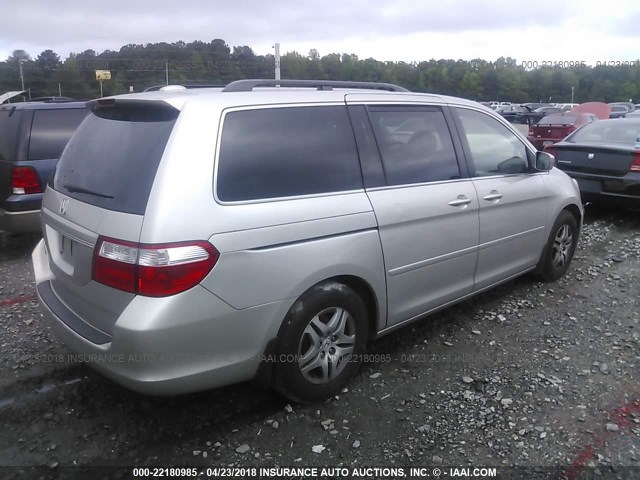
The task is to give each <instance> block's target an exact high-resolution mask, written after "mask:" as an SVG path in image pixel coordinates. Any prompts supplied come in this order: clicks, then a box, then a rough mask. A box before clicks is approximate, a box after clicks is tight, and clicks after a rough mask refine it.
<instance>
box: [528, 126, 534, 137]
mask: <svg viewBox="0 0 640 480" xmlns="http://www.w3.org/2000/svg"><path fill="white" fill-rule="evenodd" d="M533 133H534V130H533V127H532V126H530V127H529V133H528V134H527V135H529V136H530V137H533Z"/></svg>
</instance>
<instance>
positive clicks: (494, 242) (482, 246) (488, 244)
mask: <svg viewBox="0 0 640 480" xmlns="http://www.w3.org/2000/svg"><path fill="white" fill-rule="evenodd" d="M540 230H544V227H536V228H532V229H531V230H526V231H524V232H519V233H514V234H513V235H509V236H508V237H502V238H498V239H496V240H491V241H490V242H485V243H481V244H480V245H479V247H480V248H479V249H480V250H483V249H485V248H489V247H495V246H496V245H500V244H502V243H507V242H510V241H511V240H515V239H516V238H520V237H524V236H525V235H529V234H531V233H535V232H539V231H540Z"/></svg>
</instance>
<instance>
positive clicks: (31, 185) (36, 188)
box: [11, 167, 42, 195]
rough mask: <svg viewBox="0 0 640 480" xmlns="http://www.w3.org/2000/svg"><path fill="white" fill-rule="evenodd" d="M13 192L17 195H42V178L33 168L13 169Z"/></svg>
mask: <svg viewBox="0 0 640 480" xmlns="http://www.w3.org/2000/svg"><path fill="white" fill-rule="evenodd" d="M11 190H12V191H13V193H14V194H15V195H24V194H27V193H42V188H41V187H40V177H38V172H36V169H35V168H33V167H13V168H12V169H11Z"/></svg>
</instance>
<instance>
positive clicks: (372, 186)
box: [33, 80, 583, 402]
mask: <svg viewBox="0 0 640 480" xmlns="http://www.w3.org/2000/svg"><path fill="white" fill-rule="evenodd" d="M277 85H278V88H274V87H275V86H276V82H275V81H273V80H242V81H238V82H233V83H231V84H229V85H228V86H227V87H225V88H224V89H223V90H219V89H215V90H208V89H197V90H186V89H180V88H176V87H173V88H171V89H169V90H162V89H161V90H160V91H156V92H147V93H140V94H129V95H122V96H116V97H111V98H105V99H99V100H96V101H93V103H92V105H91V107H92V113H91V114H90V115H89V116H88V117H87V119H86V120H85V121H84V122H83V124H82V125H81V126H80V128H79V129H78V131H77V132H76V134H75V135H74V136H73V137H72V139H71V140H70V142H69V144H68V145H67V147H66V149H65V151H64V153H63V155H62V158H61V159H60V163H59V164H58V168H57V171H56V174H55V176H54V178H53V180H52V182H50V184H49V186H48V188H47V189H46V192H45V195H44V201H43V208H42V228H43V233H44V238H43V240H42V241H41V242H40V243H39V244H38V246H37V247H36V249H35V251H34V252H33V266H34V269H35V277H36V284H37V293H38V297H39V300H40V303H41V305H42V308H43V311H44V313H45V315H46V316H47V317H48V319H49V320H50V321H51V323H52V324H53V325H54V327H55V329H56V331H57V333H58V335H59V336H60V338H61V339H62V340H63V341H64V342H65V343H66V345H67V346H68V347H69V349H71V350H72V351H74V352H77V353H81V354H82V357H81V358H83V359H87V361H88V363H89V364H90V365H91V366H92V367H94V368H96V369H98V370H99V371H101V372H103V373H104V374H105V375H107V376H109V377H110V378H112V379H113V380H115V381H117V382H118V383H120V384H123V385H125V386H127V387H129V388H131V389H134V390H137V391H141V392H145V393H149V394H159V395H167V394H178V393H183V392H190V391H196V390H202V389H207V388H211V387H217V386H222V385H227V384H231V383H235V382H241V381H246V380H250V379H255V380H257V381H258V382H259V383H263V384H266V385H270V386H272V387H274V388H275V389H277V390H278V391H279V392H281V393H282V394H284V395H286V396H287V397H289V398H291V399H294V400H296V401H300V402H313V401H317V400H320V399H322V398H325V397H327V396H329V395H331V394H333V393H335V392H336V391H338V390H339V389H340V388H341V387H342V386H343V385H344V384H345V383H346V382H347V381H348V380H349V379H350V377H351V376H352V375H354V373H355V372H356V371H357V368H358V366H359V364H360V363H361V361H362V356H363V353H364V352H365V349H366V347H367V343H368V342H369V341H370V340H372V339H375V338H376V337H379V336H381V335H384V334H386V333H388V332H391V331H393V330H394V329H396V328H398V327H402V326H403V325H406V324H408V323H410V322H412V321H414V320H416V319H419V318H421V317H423V316H425V315H426V314H428V313H431V312H434V311H436V310H438V309H441V308H443V307H446V306H448V305H451V304H453V303H455V302H458V301H460V300H463V299H465V298H468V297H470V296H472V295H474V294H477V293H479V292H482V291H484V290H486V289H488V288H491V287H493V286H495V285H497V284H500V283H502V282H506V281H508V280H510V279H513V278H514V277H516V276H518V275H522V274H524V273H526V272H530V271H535V272H536V273H537V274H538V275H539V276H540V277H541V278H543V279H545V280H555V279H557V278H559V277H561V276H562V275H563V274H564V273H565V271H566V270H567V268H568V266H569V263H570V261H571V258H572V256H573V252H574V249H575V246H576V243H577V241H578V235H579V231H580V226H581V223H582V216H583V209H582V204H581V201H580V193H579V191H578V188H577V186H576V184H575V182H574V181H572V180H571V179H570V178H569V177H568V176H567V175H565V174H564V173H563V172H561V171H560V170H558V169H557V168H553V161H554V159H553V157H552V156H551V155H549V154H546V153H543V152H536V151H535V149H534V148H533V147H532V146H531V144H529V143H528V142H527V141H526V140H525V139H524V138H522V136H521V135H520V134H518V133H517V132H516V131H515V130H514V129H513V128H512V127H511V126H510V125H509V124H508V123H507V122H505V121H504V120H503V119H502V118H500V116H499V115H497V114H495V113H494V112H492V111H491V110H490V109H488V108H486V107H482V106H481V105H479V104H477V103H475V102H471V101H467V100H462V99H457V98H451V97H444V96H436V95H427V94H416V93H411V92H407V91H405V90H404V89H402V88H400V87H396V86H394V85H389V84H369V83H358V82H331V81H287V80H280V81H278V82H277ZM289 87H294V88H289Z"/></svg>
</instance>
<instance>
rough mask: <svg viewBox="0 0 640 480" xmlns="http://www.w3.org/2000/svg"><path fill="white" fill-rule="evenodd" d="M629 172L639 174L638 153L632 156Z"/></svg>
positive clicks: (639, 161)
mask: <svg viewBox="0 0 640 480" xmlns="http://www.w3.org/2000/svg"><path fill="white" fill-rule="evenodd" d="M629 171H630V172H640V152H636V153H635V154H634V156H633V162H631V167H629Z"/></svg>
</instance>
